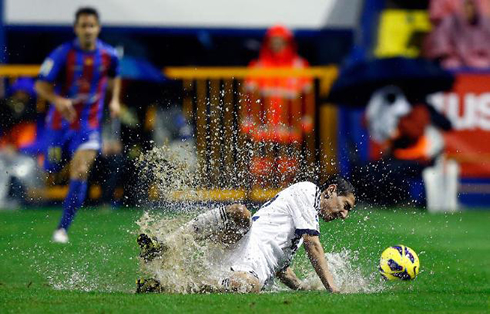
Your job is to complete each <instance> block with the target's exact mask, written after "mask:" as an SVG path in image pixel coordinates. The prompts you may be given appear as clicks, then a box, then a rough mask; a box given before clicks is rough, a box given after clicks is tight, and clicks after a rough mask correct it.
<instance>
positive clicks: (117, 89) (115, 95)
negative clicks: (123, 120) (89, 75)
mask: <svg viewBox="0 0 490 314" xmlns="http://www.w3.org/2000/svg"><path fill="white" fill-rule="evenodd" d="M109 89H110V90H111V94H112V98H111V101H110V103H109V110H110V111H111V117H112V118H117V117H119V114H120V113H121V103H120V101H119V99H120V97H121V77H119V76H117V77H114V78H111V79H109Z"/></svg>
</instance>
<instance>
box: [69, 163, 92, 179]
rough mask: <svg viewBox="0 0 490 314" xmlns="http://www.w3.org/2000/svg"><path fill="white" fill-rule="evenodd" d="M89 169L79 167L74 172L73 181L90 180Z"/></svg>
mask: <svg viewBox="0 0 490 314" xmlns="http://www.w3.org/2000/svg"><path fill="white" fill-rule="evenodd" d="M89 170H90V169H89V167H88V166H87V165H77V166H76V167H74V169H73V170H72V175H71V177H72V179H77V180H85V179H87V178H88V174H89Z"/></svg>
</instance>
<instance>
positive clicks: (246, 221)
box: [220, 204, 252, 244]
mask: <svg viewBox="0 0 490 314" xmlns="http://www.w3.org/2000/svg"><path fill="white" fill-rule="evenodd" d="M225 211H226V216H227V218H228V223H227V224H226V227H225V229H224V230H223V231H222V235H221V237H220V240H221V241H222V242H223V243H225V244H233V243H236V242H238V241H239V240H240V239H241V238H242V237H243V236H244V235H245V234H246V233H247V232H248V231H249V230H250V227H251V225H252V219H251V218H252V214H251V213H250V211H249V210H248V209H247V207H245V206H244V205H241V204H233V205H229V206H227V207H226V209H225Z"/></svg>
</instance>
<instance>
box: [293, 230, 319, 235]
mask: <svg viewBox="0 0 490 314" xmlns="http://www.w3.org/2000/svg"><path fill="white" fill-rule="evenodd" d="M294 233H295V234H296V235H299V236H302V235H303V234H307V235H310V236H319V235H320V232H318V231H317V230H313V229H296V231H295V232H294Z"/></svg>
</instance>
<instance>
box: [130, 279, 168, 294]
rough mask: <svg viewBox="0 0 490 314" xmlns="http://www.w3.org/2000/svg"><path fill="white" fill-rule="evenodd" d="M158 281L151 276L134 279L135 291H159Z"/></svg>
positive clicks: (160, 288)
mask: <svg viewBox="0 0 490 314" xmlns="http://www.w3.org/2000/svg"><path fill="white" fill-rule="evenodd" d="M161 291H162V286H161V285H160V282H159V281H158V280H156V279H153V278H148V279H145V278H141V279H138V280H136V293H150V292H161Z"/></svg>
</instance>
